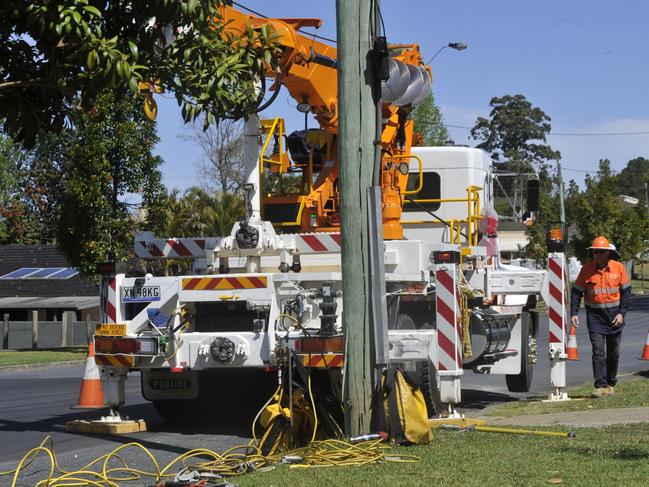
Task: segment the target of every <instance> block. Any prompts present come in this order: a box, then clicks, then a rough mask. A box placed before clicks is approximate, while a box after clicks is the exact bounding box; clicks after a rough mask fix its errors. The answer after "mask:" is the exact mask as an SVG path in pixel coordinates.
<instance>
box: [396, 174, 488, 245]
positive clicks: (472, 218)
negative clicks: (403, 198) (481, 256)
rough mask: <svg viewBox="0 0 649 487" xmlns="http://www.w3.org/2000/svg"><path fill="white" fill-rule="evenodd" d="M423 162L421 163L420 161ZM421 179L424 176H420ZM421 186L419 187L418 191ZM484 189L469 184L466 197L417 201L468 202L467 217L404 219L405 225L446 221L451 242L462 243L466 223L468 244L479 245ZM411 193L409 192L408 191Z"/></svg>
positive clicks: (421, 201)
mask: <svg viewBox="0 0 649 487" xmlns="http://www.w3.org/2000/svg"><path fill="white" fill-rule="evenodd" d="M420 164H421V163H420ZM420 179H422V177H421V176H420ZM419 190H421V188H418V191H419ZM480 190H482V187H480V186H473V185H471V186H469V187H468V188H467V189H466V191H467V197H466V198H433V199H421V200H420V199H418V200H415V202H416V203H440V204H441V203H466V204H467V217H466V218H465V219H452V220H441V221H440V220H402V221H401V223H402V224H404V225H406V224H407V225H425V224H430V223H445V224H448V225H449V228H450V232H449V236H450V243H455V244H457V245H461V236H462V233H461V228H462V225H463V224H466V228H467V237H468V238H467V242H466V244H467V246H475V245H478V222H479V221H480V218H481V217H480V193H479V192H478V191H480ZM406 194H409V193H406Z"/></svg>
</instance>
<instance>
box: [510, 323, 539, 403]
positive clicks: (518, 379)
mask: <svg viewBox="0 0 649 487" xmlns="http://www.w3.org/2000/svg"><path fill="white" fill-rule="evenodd" d="M521 336H522V342H523V343H522V344H521V372H520V374H507V375H506V376H505V381H506V382H507V389H509V392H528V391H529V390H530V387H531V386H532V374H533V372H534V364H535V363H536V338H535V337H534V330H533V328H532V317H531V316H530V314H529V313H528V312H526V311H523V313H521Z"/></svg>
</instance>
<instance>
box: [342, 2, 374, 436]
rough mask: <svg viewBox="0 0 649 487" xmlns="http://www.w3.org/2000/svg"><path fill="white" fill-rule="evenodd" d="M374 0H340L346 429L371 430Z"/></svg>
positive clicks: (353, 432) (352, 432)
mask: <svg viewBox="0 0 649 487" xmlns="http://www.w3.org/2000/svg"><path fill="white" fill-rule="evenodd" d="M371 13H372V2H371V0H336V26H337V31H338V35H337V38H338V46H337V58H338V111H339V115H338V118H339V142H338V160H339V164H340V207H341V208H340V213H341V233H342V277H343V315H342V320H343V330H344V334H345V376H344V387H343V402H344V409H345V433H346V435H348V436H356V435H358V434H363V433H368V432H369V431H370V428H371V401H372V374H373V367H374V365H373V363H372V361H373V360H372V347H373V345H372V341H373V338H372V332H371V328H370V324H371V302H370V298H371V293H370V288H371V275H370V245H369V231H368V221H369V220H368V201H367V195H368V190H369V188H370V186H372V173H373V166H374V150H375V147H374V140H375V139H376V125H375V121H376V106H375V102H374V100H373V98H372V85H373V78H374V74H373V71H372V66H371V61H370V49H371V47H372V37H371V19H372V15H371Z"/></svg>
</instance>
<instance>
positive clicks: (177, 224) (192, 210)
mask: <svg viewBox="0 0 649 487" xmlns="http://www.w3.org/2000/svg"><path fill="white" fill-rule="evenodd" d="M166 209H167V226H166V229H165V233H164V236H167V237H222V236H226V235H230V231H231V230H232V226H233V225H234V223H235V222H236V221H239V220H241V219H243V217H244V215H245V207H244V203H243V199H242V198H241V197H240V196H238V195H235V194H231V193H218V192H214V193H213V192H209V191H207V190H205V189H202V188H198V187H191V188H189V189H188V190H187V191H185V193H184V194H183V195H182V196H180V194H179V192H178V190H173V191H172V192H171V193H170V194H169V196H168V198H167V203H166Z"/></svg>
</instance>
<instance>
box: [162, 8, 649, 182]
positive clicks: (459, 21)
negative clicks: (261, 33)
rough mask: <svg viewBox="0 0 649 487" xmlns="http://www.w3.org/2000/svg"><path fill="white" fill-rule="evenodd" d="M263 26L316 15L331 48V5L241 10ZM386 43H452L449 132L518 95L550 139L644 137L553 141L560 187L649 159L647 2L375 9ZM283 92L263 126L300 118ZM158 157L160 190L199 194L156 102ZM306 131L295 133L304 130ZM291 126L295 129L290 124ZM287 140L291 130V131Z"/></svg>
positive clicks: (193, 158) (439, 97)
mask: <svg viewBox="0 0 649 487" xmlns="http://www.w3.org/2000/svg"><path fill="white" fill-rule="evenodd" d="M238 3H241V4H242V5H245V6H247V7H249V8H251V9H253V10H256V11H258V12H260V13H262V14H264V15H267V16H270V17H318V18H321V19H323V21H324V25H323V27H322V28H321V29H320V31H319V32H318V33H319V34H320V35H323V36H325V37H330V38H335V36H336V32H335V1H333V0H320V1H312V0H303V1H301V2H296V1H287V0H272V1H271V0H267V1H261V0H239V2H238ZM381 3H382V12H383V18H384V21H385V27H386V32H387V37H388V42H391V43H416V44H419V45H420V46H421V49H422V52H423V53H424V57H425V58H426V59H427V58H429V57H430V56H432V55H433V54H434V53H435V52H436V51H437V50H438V49H439V48H440V47H441V46H443V45H445V44H448V43H449V42H456V41H460V42H465V43H467V44H468V45H469V48H468V49H466V50H465V51H462V52H457V51H453V50H451V49H445V50H443V51H442V52H441V53H440V54H439V55H438V56H437V57H436V58H435V59H434V60H433V62H432V63H431V68H432V70H433V93H434V95H435V98H436V101H437V104H438V105H439V107H440V108H441V110H442V113H443V115H444V121H445V123H446V124H447V125H454V126H460V127H471V126H473V124H474V123H475V120H476V118H477V117H478V116H487V115H488V113H489V100H490V99H491V98H492V97H494V96H503V95H507V94H512V95H513V94H518V93H520V94H523V95H525V96H526V97H527V98H528V100H530V101H531V102H532V103H533V104H534V105H535V106H538V107H540V108H541V109H543V110H544V111H545V113H547V114H548V115H549V116H550V117H551V118H552V122H551V123H552V132H554V133H557V134H565V133H569V134H605V133H628V132H647V133H645V134H641V135H615V136H605V135H597V136H585V135H583V136H567V135H552V136H550V137H549V143H550V144H551V145H552V147H553V148H554V149H558V150H559V151H561V154H562V160H561V164H562V166H563V167H564V169H565V172H564V178H565V179H566V180H569V179H575V180H577V181H578V182H581V181H583V177H584V175H585V171H588V172H591V173H592V172H594V171H595V170H596V168H597V161H598V160H599V159H600V158H608V159H610V160H611V164H612V167H613V169H615V170H620V169H622V168H623V167H624V166H625V165H626V163H627V162H628V160H629V159H632V158H634V157H638V156H643V157H647V158H649V96H647V92H648V91H649V63H648V62H647V55H648V52H649V29H647V27H646V22H647V19H648V18H649V2H646V1H644V0H623V1H619V2H611V1H603V0H570V1H565V0H564V1H557V0H546V1H544V2H531V1H521V0H519V1H513V0H491V1H484V0H464V1H455V2H452V1H446V2H438V1H430V0H429V1H424V0H416V1H412V0H411V1H404V0H401V1H395V0H382V2H381ZM294 105H295V104H294V102H293V101H292V100H288V99H287V95H286V92H285V91H283V92H282V94H281V95H280V96H279V97H278V99H277V100H276V102H275V103H274V105H273V106H271V107H270V109H268V110H267V111H266V112H265V113H264V115H266V116H279V115H281V116H285V117H286V118H287V119H288V120H289V121H290V120H295V121H296V123H297V120H300V119H299V118H297V117H296V116H295V115H294V113H295V110H294V109H293V108H291V107H293V106H294ZM159 107H160V109H159V115H158V122H159V134H160V137H161V139H162V140H161V142H160V144H159V145H158V147H157V151H158V153H159V154H160V155H161V156H162V157H163V158H164V160H165V165H164V166H163V168H162V170H163V173H164V180H165V184H166V185H167V187H168V188H173V187H177V188H180V189H185V188H187V187H189V186H191V185H196V184H199V185H200V184H201V183H202V179H203V178H202V177H201V176H200V174H199V172H198V170H197V169H196V167H197V163H198V162H199V161H200V159H201V153H200V150H199V148H198V147H197V146H195V145H194V144H193V143H192V142H188V141H185V140H182V139H181V138H179V135H182V134H183V133H185V134H186V133H187V128H185V127H183V123H182V119H181V118H180V111H179V109H178V108H177V106H176V104H175V101H173V100H172V99H159ZM300 125H301V124H300ZM294 128H300V127H299V126H296V127H294ZM288 129H289V130H290V129H291V127H288ZM449 133H450V135H451V138H452V139H453V140H454V141H455V142H456V143H459V144H469V145H475V143H476V142H475V141H473V140H469V139H468V130H466V129H462V128H453V127H449Z"/></svg>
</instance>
